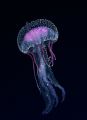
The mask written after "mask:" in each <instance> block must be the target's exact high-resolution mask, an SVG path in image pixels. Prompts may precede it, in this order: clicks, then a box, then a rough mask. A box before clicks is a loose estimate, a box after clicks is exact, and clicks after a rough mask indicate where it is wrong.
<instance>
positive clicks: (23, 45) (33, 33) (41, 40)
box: [17, 19, 59, 54]
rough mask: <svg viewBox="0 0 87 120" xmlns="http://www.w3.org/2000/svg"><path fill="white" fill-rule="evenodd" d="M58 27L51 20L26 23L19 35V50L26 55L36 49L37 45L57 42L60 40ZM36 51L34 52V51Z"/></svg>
mask: <svg viewBox="0 0 87 120" xmlns="http://www.w3.org/2000/svg"><path fill="white" fill-rule="evenodd" d="M58 35H59V34H58V30H57V27H56V26H55V25H54V24H53V23H52V22H51V21H49V20H46V19H37V20H35V21H32V22H31V23H28V22H27V23H26V25H25V26H24V27H22V28H21V30H20V31H19V33H18V37H17V44H18V47H19V50H20V51H21V52H23V53H25V54H27V53H28V52H30V51H31V49H35V46H36V45H41V44H45V43H46V44H47V43H49V42H52V43H54V42H56V41H57V40H58ZM33 51H34V50H33Z"/></svg>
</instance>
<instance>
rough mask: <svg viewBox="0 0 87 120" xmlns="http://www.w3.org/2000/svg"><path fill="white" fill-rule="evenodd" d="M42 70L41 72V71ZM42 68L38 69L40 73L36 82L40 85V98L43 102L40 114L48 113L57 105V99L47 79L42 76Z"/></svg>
mask: <svg viewBox="0 0 87 120" xmlns="http://www.w3.org/2000/svg"><path fill="white" fill-rule="evenodd" d="M41 69H42V70H41ZM41 71H43V68H40V72H39V73H38V80H39V85H40V90H41V94H42V97H43V99H44V101H45V109H44V111H43V112H42V114H47V113H49V112H50V111H51V110H52V108H53V107H56V106H57V104H58V97H57V95H56V92H55V90H54V88H53V87H52V85H51V84H50V83H49V81H48V80H47V77H46V76H44V75H45V74H43V72H45V71H43V72H41Z"/></svg>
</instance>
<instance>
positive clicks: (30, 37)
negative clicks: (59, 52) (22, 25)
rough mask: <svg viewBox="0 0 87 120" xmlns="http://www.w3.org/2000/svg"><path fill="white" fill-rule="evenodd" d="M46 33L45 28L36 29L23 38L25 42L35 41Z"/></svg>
mask: <svg viewBox="0 0 87 120" xmlns="http://www.w3.org/2000/svg"><path fill="white" fill-rule="evenodd" d="M47 32H48V29H47V28H46V27H38V28H34V29H33V30H30V31H29V32H28V33H26V35H25V36H24V40H26V41H35V40H37V39H40V37H41V36H42V35H43V36H46V35H47Z"/></svg>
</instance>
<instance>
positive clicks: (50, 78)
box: [17, 19, 65, 114]
mask: <svg viewBox="0 0 87 120" xmlns="http://www.w3.org/2000/svg"><path fill="white" fill-rule="evenodd" d="M57 39H58V30H57V28H56V26H55V25H54V24H53V23H52V22H51V21H49V20H46V19H38V20H35V21H32V22H31V23H26V25H25V26H24V27H22V28H21V30H20V31H19V34H18V37H17V43H18V47H19V49H20V51H21V52H23V53H25V54H28V55H30V56H31V58H32V60H33V68H34V76H35V79H36V83H37V87H38V89H39V91H40V93H41V95H42V97H43V99H44V101H45V105H46V107H45V109H44V111H43V112H42V113H43V114H48V113H49V112H50V111H51V110H52V109H53V107H56V106H57V105H58V102H59V99H58V95H57V94H56V91H55V87H58V88H59V89H60V90H61V93H62V101H63V100H64V98H65V90H64V88H63V87H62V86H61V85H60V84H59V83H58V81H57V80H56V79H55V77H54V74H53V72H52V69H51V67H52V66H53V64H54V60H56V57H55V55H54V53H53V51H52V45H53V43H55V42H56V41H57ZM47 49H48V50H49V53H50V56H48V52H47ZM34 65H36V68H37V78H36V75H35V67H34Z"/></svg>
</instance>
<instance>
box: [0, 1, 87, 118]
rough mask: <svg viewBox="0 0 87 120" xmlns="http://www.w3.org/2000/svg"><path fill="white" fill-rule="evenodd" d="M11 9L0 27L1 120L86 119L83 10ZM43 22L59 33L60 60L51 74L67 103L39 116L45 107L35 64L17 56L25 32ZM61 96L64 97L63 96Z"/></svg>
mask: <svg viewBox="0 0 87 120" xmlns="http://www.w3.org/2000/svg"><path fill="white" fill-rule="evenodd" d="M12 4H13V3H12ZM8 6H9V7H5V11H2V14H1V15H2V17H1V22H0V24H1V25H0V33H1V40H0V52H1V54H0V61H1V62H0V69H1V71H0V120H7V119H11V120H19V119H20V120H64V119H67V120H77V119H79V120H86V119H87V93H86V91H87V44H86V43H87V41H86V40H87V39H86V25H87V23H86V21H87V16H86V14H85V10H84V8H60V9H57V7H56V10H55V9H53V11H52V12H51V11H50V10H49V11H48V12H46V10H45V11H44V10H43V12H42V13H40V12H35V13H33V12H31V11H30V10H28V8H27V7H25V8H27V9H24V7H22V6H21V8H20V6H18V7H16V5H13V7H12V5H9V4H8ZM82 10H83V11H82ZM57 11H59V12H57ZM39 18H46V19H48V20H51V21H52V22H53V23H54V24H55V25H56V26H57V28H58V30H59V39H58V42H56V43H55V44H54V46H53V51H54V53H55V55H56V58H57V60H56V61H55V63H54V67H53V72H54V74H55V77H56V79H57V80H58V81H59V83H60V84H61V85H62V86H63V87H64V88H65V90H66V98H65V101H64V102H63V103H60V104H59V105H58V107H57V108H56V109H54V110H53V111H52V112H51V113H50V114H49V115H47V116H41V111H42V110H43V109H44V107H45V106H44V101H43V99H42V97H41V96H40V94H39V91H38V89H37V86H36V81H35V79H34V75H33V68H32V61H31V59H30V57H29V56H27V55H24V54H22V53H21V52H20V51H19V49H18V47H17V41H16V39H17V34H18V32H19V30H20V29H21V27H22V26H24V25H25V23H26V22H27V21H28V22H30V21H32V20H35V19H39ZM57 93H58V94H59V96H60V98H61V93H60V92H59V91H57Z"/></svg>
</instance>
